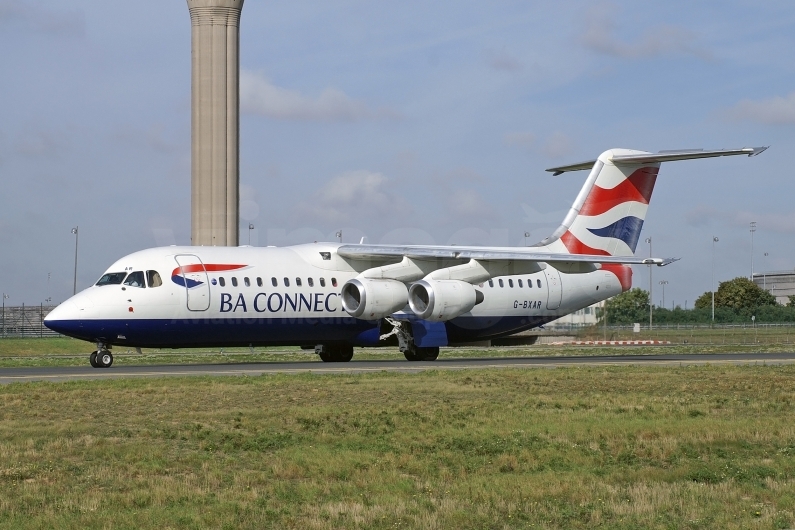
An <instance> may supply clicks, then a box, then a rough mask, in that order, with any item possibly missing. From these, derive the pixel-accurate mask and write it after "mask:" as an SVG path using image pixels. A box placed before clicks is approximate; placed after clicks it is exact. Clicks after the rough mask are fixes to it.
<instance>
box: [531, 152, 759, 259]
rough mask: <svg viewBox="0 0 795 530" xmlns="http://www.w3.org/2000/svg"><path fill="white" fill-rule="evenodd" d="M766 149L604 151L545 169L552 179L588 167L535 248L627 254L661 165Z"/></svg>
mask: <svg viewBox="0 0 795 530" xmlns="http://www.w3.org/2000/svg"><path fill="white" fill-rule="evenodd" d="M765 149H767V147H743V148H740V149H713V150H703V149H687V150H679V151H660V152H659V153H648V152H646V151H633V150H631V149H610V150H608V151H605V152H604V153H602V154H601V155H599V158H598V159H596V160H595V161H589V162H583V163H580V164H572V165H569V166H561V167H557V168H552V169H548V170H547V171H552V172H554V174H555V175H560V174H561V173H564V172H566V171H579V170H582V169H591V173H590V174H589V175H588V179H587V180H586V181H585V185H583V187H582V189H581V190H580V194H579V195H577V199H576V200H575V201H574V204H573V205H572V207H571V209H570V210H569V213H568V214H567V215H566V218H565V219H564V220H563V224H561V225H560V226H559V227H558V229H557V230H555V231H554V232H553V233H552V235H551V236H549V237H548V238H546V239H544V240H543V241H541V242H540V243H539V244H538V246H548V247H549V248H550V250H554V251H556V252H568V253H570V254H594V255H604V256H632V255H633V254H634V253H635V248H636V247H637V246H638V239H640V230H641V228H643V221H644V220H645V219H646V212H647V211H648V209H649V201H650V200H651V193H652V191H654V183H655V182H656V181H657V173H658V172H659V171H660V164H661V163H662V162H671V161H675V160H690V159H694V158H712V157H718V156H729V155H748V156H756V155H758V154H760V153H761V152H763V151H764V150H765Z"/></svg>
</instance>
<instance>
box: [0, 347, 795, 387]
mask: <svg viewBox="0 0 795 530" xmlns="http://www.w3.org/2000/svg"><path fill="white" fill-rule="evenodd" d="M793 363H795V352H792V353H720V354H685V355H666V354H661V355H605V356H598V357H597V356H583V357H499V358H497V357H488V358H467V359H439V360H436V361H432V362H409V361H401V360H379V361H356V360H353V361H351V362H348V363H324V362H320V361H318V362H259V363H227V364H181V365H164V364H160V365H126V364H123V363H119V364H116V365H114V366H112V367H110V368H91V367H90V366H89V365H88V362H86V366H65V367H25V368H0V384H9V383H20V382H25V381H79V380H89V379H113V378H129V377H184V376H244V375H245V376H257V375H263V374H279V373H281V374H297V373H315V374H355V373H371V372H406V373H416V372H421V371H424V370H472V369H484V368H491V369H493V368H558V367H564V366H621V365H638V366H685V365H703V364H734V365H747V364H767V365H774V364H793Z"/></svg>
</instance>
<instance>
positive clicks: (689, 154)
mask: <svg viewBox="0 0 795 530" xmlns="http://www.w3.org/2000/svg"><path fill="white" fill-rule="evenodd" d="M765 149H767V146H765V147H741V148H739V149H706V150H705V149H679V150H675V151H660V152H659V153H642V154H632V155H616V156H613V157H612V158H610V161H611V162H613V163H614V164H643V163H650V164H653V163H658V162H673V161H675V160H691V159H694V158H713V157H716V156H731V155H748V156H756V155H758V154H760V153H762V152H763V151H764V150H765ZM595 163H596V160H587V161H585V162H578V163H576V164H568V165H566V166H559V167H551V168H549V169H547V171H549V172H551V173H552V174H553V175H555V176H557V175H560V174H561V173H566V172H567V171H581V170H586V169H591V168H592V167H593V166H594V164H595Z"/></svg>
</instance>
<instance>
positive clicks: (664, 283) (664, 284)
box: [658, 280, 668, 307]
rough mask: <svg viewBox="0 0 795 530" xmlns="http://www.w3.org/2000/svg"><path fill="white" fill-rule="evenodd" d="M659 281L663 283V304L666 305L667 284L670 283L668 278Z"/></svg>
mask: <svg viewBox="0 0 795 530" xmlns="http://www.w3.org/2000/svg"><path fill="white" fill-rule="evenodd" d="M658 283H659V284H660V285H662V290H663V299H662V306H663V307H665V286H666V285H668V280H660V281H659V282H658Z"/></svg>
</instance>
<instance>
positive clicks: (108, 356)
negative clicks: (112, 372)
mask: <svg viewBox="0 0 795 530" xmlns="http://www.w3.org/2000/svg"><path fill="white" fill-rule="evenodd" d="M97 364H98V365H99V367H100V368H110V365H112V364H113V354H112V353H110V352H109V351H107V350H106V351H102V352H98V353H97Z"/></svg>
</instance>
